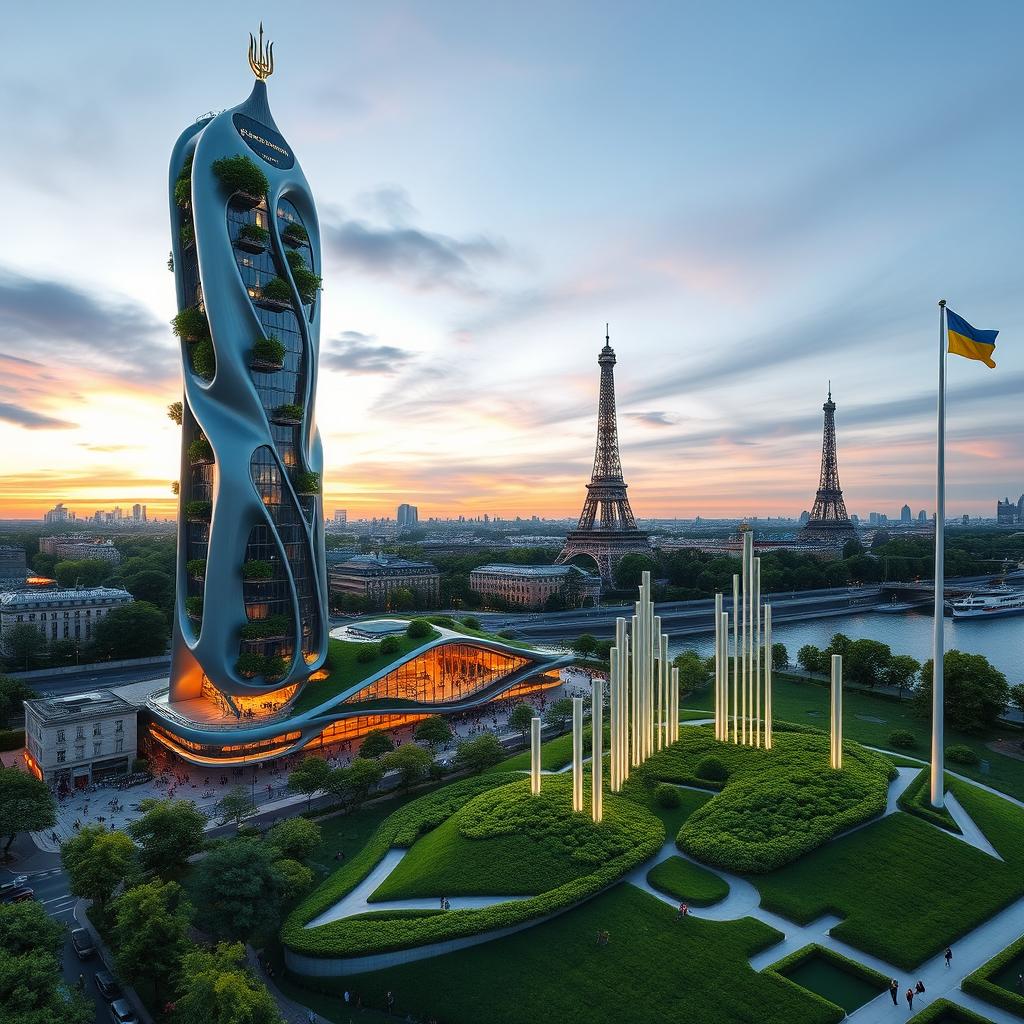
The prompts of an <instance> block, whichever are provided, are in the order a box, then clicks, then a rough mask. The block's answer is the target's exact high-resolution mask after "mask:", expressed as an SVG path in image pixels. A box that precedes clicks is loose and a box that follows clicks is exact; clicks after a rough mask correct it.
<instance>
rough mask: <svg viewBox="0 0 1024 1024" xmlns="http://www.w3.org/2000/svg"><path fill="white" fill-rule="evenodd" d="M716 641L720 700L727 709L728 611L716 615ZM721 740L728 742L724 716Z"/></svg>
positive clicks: (726, 721) (727, 723)
mask: <svg viewBox="0 0 1024 1024" xmlns="http://www.w3.org/2000/svg"><path fill="white" fill-rule="evenodd" d="M718 622H719V626H718V642H719V651H718V655H719V659H720V660H721V662H722V672H723V677H722V700H723V701H724V703H725V710H726V711H727V712H728V710H729V613H728V612H722V614H721V615H720V616H719V617H718ZM722 740H723V741H724V742H725V743H728V742H729V719H728V716H727V717H726V719H725V721H724V723H723V728H722Z"/></svg>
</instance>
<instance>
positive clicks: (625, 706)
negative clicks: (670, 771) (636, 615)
mask: <svg viewBox="0 0 1024 1024" xmlns="http://www.w3.org/2000/svg"><path fill="white" fill-rule="evenodd" d="M621 621H622V646H621V647H620V648H619V699H620V705H619V737H620V739H621V743H620V749H619V785H620V786H621V785H622V783H623V782H625V781H626V779H628V778H629V687H630V679H629V666H630V660H629V634H628V633H627V632H626V620H625V619H622V620H621Z"/></svg>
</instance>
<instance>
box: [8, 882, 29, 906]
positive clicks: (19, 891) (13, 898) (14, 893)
mask: <svg viewBox="0 0 1024 1024" xmlns="http://www.w3.org/2000/svg"><path fill="white" fill-rule="evenodd" d="M35 898H36V892H35V889H30V888H29V887H28V886H27V885H16V886H15V887H14V888H13V889H11V890H10V892H6V893H4V894H3V902H4V903H21V902H22V900H34V899H35Z"/></svg>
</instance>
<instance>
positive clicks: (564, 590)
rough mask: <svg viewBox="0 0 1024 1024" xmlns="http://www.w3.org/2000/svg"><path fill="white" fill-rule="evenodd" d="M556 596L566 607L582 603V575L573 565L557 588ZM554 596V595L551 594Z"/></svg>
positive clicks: (578, 605)
mask: <svg viewBox="0 0 1024 1024" xmlns="http://www.w3.org/2000/svg"><path fill="white" fill-rule="evenodd" d="M557 593H558V596H559V597H560V598H561V599H562V603H563V605H564V607H566V608H579V607H580V606H581V605H582V604H583V575H582V573H580V572H577V571H576V568H575V567H572V569H571V570H570V571H569V572H567V573H566V574H565V580H564V582H563V583H562V585H561V586H560V587H559V588H558V591H557ZM552 596H554V595H552Z"/></svg>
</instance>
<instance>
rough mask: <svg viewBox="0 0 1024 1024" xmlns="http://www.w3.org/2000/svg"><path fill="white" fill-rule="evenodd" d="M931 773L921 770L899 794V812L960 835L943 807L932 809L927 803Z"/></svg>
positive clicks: (929, 794)
mask: <svg viewBox="0 0 1024 1024" xmlns="http://www.w3.org/2000/svg"><path fill="white" fill-rule="evenodd" d="M930 783H931V773H930V771H929V769H927V768H922V769H921V771H920V772H918V774H917V778H915V779H914V781H913V782H912V783H911V784H910V785H909V786H907V788H906V789H905V790H903V792H902V793H901V794H900V798H899V800H897V801H896V802H897V804H898V805H899V808H900V810H901V811H906V812H907V813H908V814H916V815H917V816H918V817H919V818H923V819H924V820H925V821H927V822H930V823H931V824H932V825H937V826H938V827H939V828H944V829H945V830H946V831H947V832H955V833H956V834H957V835H960V826H959V825H958V824H957V823H956V822H955V821H954V820H953V815H952V814H950V813H949V811H947V810H946V809H945V808H944V807H943V808H937V807H932V805H931V804H930V803H929V800H930V798H931V785H930Z"/></svg>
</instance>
